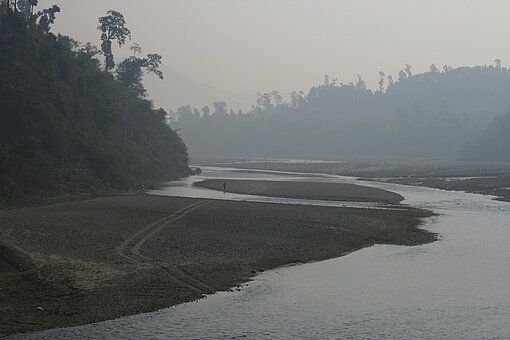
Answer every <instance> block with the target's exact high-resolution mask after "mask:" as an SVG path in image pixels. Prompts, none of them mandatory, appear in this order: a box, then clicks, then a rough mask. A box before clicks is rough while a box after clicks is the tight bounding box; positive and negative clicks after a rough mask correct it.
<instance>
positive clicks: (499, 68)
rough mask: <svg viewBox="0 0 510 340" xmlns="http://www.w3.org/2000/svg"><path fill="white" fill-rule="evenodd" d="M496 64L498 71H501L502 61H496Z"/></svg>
mask: <svg viewBox="0 0 510 340" xmlns="http://www.w3.org/2000/svg"><path fill="white" fill-rule="evenodd" d="M495 63H496V69H497V70H498V71H499V70H501V59H496V60H495Z"/></svg>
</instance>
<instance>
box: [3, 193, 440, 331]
mask: <svg viewBox="0 0 510 340" xmlns="http://www.w3.org/2000/svg"><path fill="white" fill-rule="evenodd" d="M282 190H283V189H282ZM285 190H289V189H288V188H287V189H285ZM397 196H398V195H397ZM392 197H393V196H392ZM428 216H431V213H430V212H428V211H423V210H418V209H413V208H405V209H402V210H398V211H396V210H370V209H351V208H328V207H312V206H297V205H283V204H270V203H249V202H233V201H217V200H203V199H188V198H178V197H160V196H150V195H145V194H133V195H118V196H108V197H101V198H97V199H89V200H84V201H78V202H72V203H63V204H54V205H49V206H39V207H25V208H17V209H11V210H0V240H1V243H0V315H1V316H2V317H1V320H0V335H8V334H15V333H24V332H33V331H38V330H43V329H48V328H55V327H63V326H71V325H79V324H84V323H91V322H96V321H101V320H106V319H112V318H116V317H120V316H125V315H131V314H136V313H142V312H148V311H153V310H157V309H161V308H165V307H168V306H172V305H175V304H178V303H182V302H186V301H191V300H194V299H197V298H200V297H202V296H203V295H204V294H208V293H212V292H214V291H218V290H228V289H231V288H233V287H236V286H238V285H239V284H241V283H243V282H246V281H249V280H250V278H251V277H252V276H253V275H255V274H256V273H257V272H259V271H260V270H261V268H265V269H269V268H275V267H278V266H282V265H286V264H291V263H302V262H309V261H316V260H324V259H329V258H333V257H338V256H342V255H344V254H346V253H349V252H352V251H354V250H357V249H360V248H363V247H368V246H371V245H373V244H376V243H387V244H401V245H417V244H423V243H427V242H432V241H434V240H435V239H436V235H435V234H433V233H430V232H428V231H426V230H423V229H420V228H419V225H420V223H421V221H422V218H424V217H428Z"/></svg>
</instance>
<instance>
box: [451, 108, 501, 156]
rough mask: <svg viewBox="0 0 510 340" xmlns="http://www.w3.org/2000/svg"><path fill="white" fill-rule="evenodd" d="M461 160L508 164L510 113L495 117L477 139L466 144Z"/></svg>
mask: <svg viewBox="0 0 510 340" xmlns="http://www.w3.org/2000/svg"><path fill="white" fill-rule="evenodd" d="M461 159H463V160H467V161H479V162H497V163H510V112H509V113H506V114H504V115H501V116H499V117H496V119H495V120H494V122H493V123H492V124H490V125H489V127H488V128H487V130H486V131H485V132H484V133H483V134H482V136H481V137H480V138H479V139H477V140H476V141H473V142H471V143H468V144H467V145H466V147H465V148H464V150H463V152H462V154H461Z"/></svg>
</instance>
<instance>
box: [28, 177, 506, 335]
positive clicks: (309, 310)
mask: <svg viewBox="0 0 510 340" xmlns="http://www.w3.org/2000/svg"><path fill="white" fill-rule="evenodd" d="M204 170H205V171H204V172H203V174H202V175H201V176H198V177H193V178H189V179H185V180H183V181H178V182H174V183H171V184H170V186H169V187H167V188H165V189H163V190H158V191H157V192H154V193H155V194H163V195H177V196H186V197H206V198H217V199H235V200H243V199H246V200H255V201H265V200H267V201H271V202H280V201H278V200H276V201H275V200H274V199H265V198H263V197H251V196H246V195H233V194H223V193H222V192H217V191H216V192H215V191H211V190H207V189H200V188H194V187H192V186H191V184H192V183H193V181H196V180H201V179H204V178H246V179H265V180H288V181H321V182H348V183H354V182H356V181H355V179H353V178H349V177H341V176H331V175H321V174H312V175H310V174H297V173H275V172H262V171H238V170H235V169H226V168H206V169H204ZM356 183H360V182H356ZM360 184H363V185H368V186H373V187H378V188H382V189H387V190H391V191H394V192H397V193H399V194H401V195H403V196H404V197H405V201H404V203H405V204H409V205H412V206H416V207H421V208H428V209H432V210H434V211H435V212H437V213H439V214H440V215H439V216H437V217H433V218H431V219H429V220H427V222H426V224H425V225H424V228H426V229H428V230H431V231H434V232H438V233H440V235H441V240H440V241H438V242H435V243H432V244H427V245H423V246H416V247H403V246H389V245H377V246H374V247H371V248H366V249H363V250H360V251H357V252H354V253H351V254H349V255H347V256H344V257H341V258H338V259H332V260H328V261H323V262H316V263H309V264H304V265H298V266H292V267H285V268H280V269H277V270H272V271H266V272H265V273H263V274H261V275H258V276H257V277H255V279H254V280H253V281H252V282H250V283H248V284H247V285H245V286H243V287H242V288H241V289H240V290H239V291H234V292H220V293H217V294H214V295H211V296H208V297H207V298H206V299H202V300H199V301H196V302H192V303H187V304H182V305H179V306H175V307H172V308H168V309H164V310H161V311H158V312H154V313H147V314H141V315H135V316H131V317H127V318H122V319H117V320H112V321H107V322H102V323H98V324H91V325H85V326H81V327H74V328H66V329H58V330H52V331H47V332H43V333H39V334H34V335H31V336H28V338H38V339H40V338H51V339H54V338H81V339H83V338H90V339H108V338H117V339H118V338H125V339H141V338H147V339H148V338H151V339H167V338H180V339H204V338H207V339H215V338H231V339H237V338H254V339H260V338H271V339H289V338H299V339H310V338H311V339H329V338H331V339H335V338H341V339H414V338H418V339H509V338H510V270H509V269H510V204H509V203H505V202H498V201H494V200H492V199H491V197H488V196H482V195H476V194H468V193H462V192H448V191H443V190H436V189H430V188H423V187H410V186H403V185H398V184H389V183H376V182H362V183H360ZM283 201H288V200H286V199H283ZM289 203H293V204H328V205H329V204H332V203H324V202H316V201H301V202H295V200H291V201H289ZM351 203H352V204H356V203H354V202H351ZM351 203H349V202H348V203H341V202H336V203H333V205H335V204H337V205H338V206H343V205H345V204H347V205H349V204H351ZM382 208H385V207H382Z"/></svg>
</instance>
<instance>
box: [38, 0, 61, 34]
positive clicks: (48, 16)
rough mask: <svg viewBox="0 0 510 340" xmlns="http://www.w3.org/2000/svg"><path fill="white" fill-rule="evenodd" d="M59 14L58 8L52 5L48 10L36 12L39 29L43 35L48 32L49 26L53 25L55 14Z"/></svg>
mask: <svg viewBox="0 0 510 340" xmlns="http://www.w3.org/2000/svg"><path fill="white" fill-rule="evenodd" d="M59 12H60V7H58V6H57V5H53V6H51V7H50V8H46V9H43V10H42V11H39V12H37V15H36V17H37V18H39V27H40V28H41V30H42V31H43V32H44V33H48V32H49V31H50V25H52V24H53V23H55V17H56V14H57V13H59Z"/></svg>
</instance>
